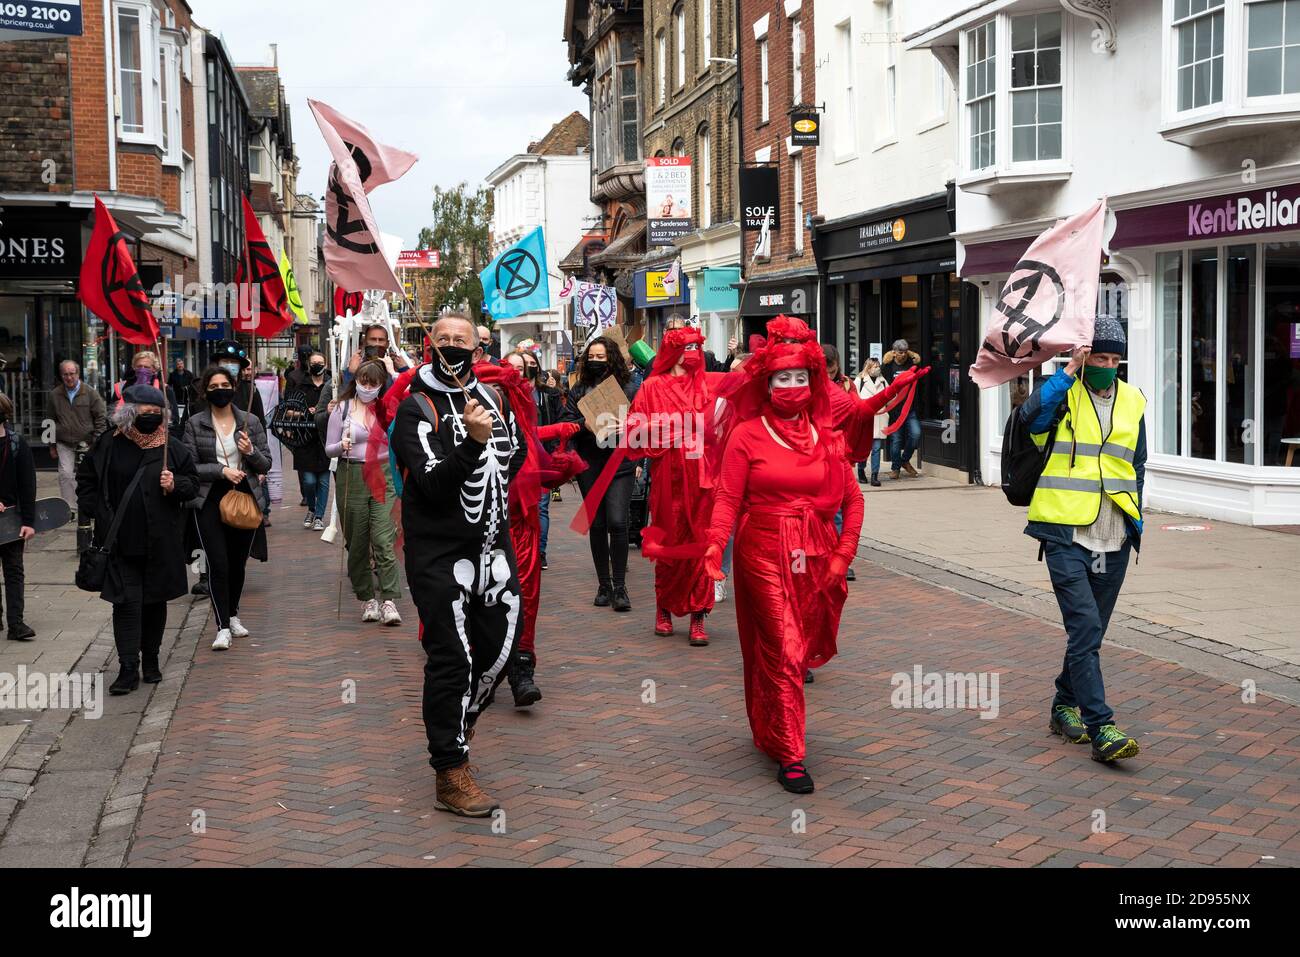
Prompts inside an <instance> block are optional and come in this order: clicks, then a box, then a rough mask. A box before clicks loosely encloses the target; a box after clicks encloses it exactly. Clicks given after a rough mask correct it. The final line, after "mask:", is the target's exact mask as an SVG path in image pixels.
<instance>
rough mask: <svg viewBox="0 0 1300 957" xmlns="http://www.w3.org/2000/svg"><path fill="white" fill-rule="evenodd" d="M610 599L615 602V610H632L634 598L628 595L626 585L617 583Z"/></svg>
mask: <svg viewBox="0 0 1300 957" xmlns="http://www.w3.org/2000/svg"><path fill="white" fill-rule="evenodd" d="M610 600H611V601H612V602H613V604H614V610H615V611H631V610H632V599H631V598H629V597H628V596H627V586H626V585H615V586H614V591H613V594H612V595H611V596H610Z"/></svg>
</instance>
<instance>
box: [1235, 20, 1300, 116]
mask: <svg viewBox="0 0 1300 957" xmlns="http://www.w3.org/2000/svg"><path fill="white" fill-rule="evenodd" d="M1270 2H1280V0H1250V2H1248V3H1247V4H1246V8H1245V13H1246V15H1245V19H1244V22H1243V23H1242V42H1243V44H1244V48H1243V52H1242V74H1241V77H1242V86H1243V89H1244V91H1245V92H1244V95H1245V102H1247V103H1252V104H1254V103H1265V102H1272V103H1278V104H1283V103H1285V102H1286V101H1288V100H1291V101H1294V100H1295V99H1296V98H1297V97H1300V90H1297V91H1295V92H1294V93H1287V92H1285V86H1286V73H1287V70H1286V64H1287V60H1288V59H1290V58H1291V57H1292V56H1296V57H1300V44H1297V43H1287V42H1286V35H1285V30H1286V26H1287V24H1288V22H1289V20H1290V19H1291V17H1290V16H1288V14H1287V8H1288V7H1290V9H1291V10H1292V11H1294V13H1293V14H1292V15H1293V16H1294V17H1296V18H1297V19H1300V4H1294V3H1291V4H1287V3H1283V5H1282V16H1283V21H1282V23H1283V36H1282V37H1281V38H1280V40H1279V42H1278V44H1277V45H1276V46H1274V45H1269V46H1265V47H1258V48H1256V49H1268V50H1273V49H1280V50H1281V51H1282V86H1283V91H1281V92H1278V93H1264V94H1260V95H1257V96H1251V95H1250V54H1251V53H1252V52H1253V51H1252V50H1251V47H1250V18H1251V15H1252V11H1253V10H1254V9H1255V8H1256V7H1259V6H1262V5H1263V4H1265V3H1270ZM1224 67H1225V69H1226V67H1227V56H1226V54H1225V57H1224Z"/></svg>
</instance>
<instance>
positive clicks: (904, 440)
mask: <svg viewBox="0 0 1300 957" xmlns="http://www.w3.org/2000/svg"><path fill="white" fill-rule="evenodd" d="M904 433H906V434H904ZM920 444H921V417H920V416H919V415H917V414H916V410H915V409H913V410H912V411H911V412H909V413H907V421H906V422H905V423H903V425H902V426H901V427H900V428H899V430H898V431H897V432H895V433H894V434H893V435H891V436H890V437H889V457H890V458H891V459H893V468H894V471H895V472H897V471H898V470H899V469H901V468H902V467H903V463H904V462H910V461H911V460H912V453H913V452H915V451H916V447H917V446H918V445H920ZM874 456H875V452H874V450H873V451H872V457H873V460H874Z"/></svg>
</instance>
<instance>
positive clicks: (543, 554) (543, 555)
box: [542, 552, 551, 571]
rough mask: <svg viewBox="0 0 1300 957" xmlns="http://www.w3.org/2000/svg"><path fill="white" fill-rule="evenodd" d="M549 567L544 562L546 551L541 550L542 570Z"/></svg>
mask: <svg viewBox="0 0 1300 957" xmlns="http://www.w3.org/2000/svg"><path fill="white" fill-rule="evenodd" d="M550 567H551V566H550V565H548V564H546V552H542V571H546V569H548V568H550Z"/></svg>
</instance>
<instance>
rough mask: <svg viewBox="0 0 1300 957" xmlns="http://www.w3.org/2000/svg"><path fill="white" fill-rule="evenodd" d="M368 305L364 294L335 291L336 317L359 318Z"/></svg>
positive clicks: (343, 290) (341, 290)
mask: <svg viewBox="0 0 1300 957" xmlns="http://www.w3.org/2000/svg"><path fill="white" fill-rule="evenodd" d="M365 304H366V294H365V293H364V292H348V291H347V290H346V289H335V290H334V315H336V316H349V315H351V316H359V315H361V310H362V308H363V307H364V306H365Z"/></svg>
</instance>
